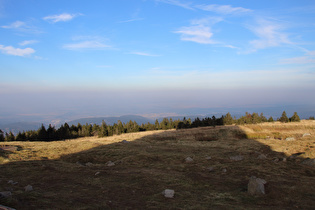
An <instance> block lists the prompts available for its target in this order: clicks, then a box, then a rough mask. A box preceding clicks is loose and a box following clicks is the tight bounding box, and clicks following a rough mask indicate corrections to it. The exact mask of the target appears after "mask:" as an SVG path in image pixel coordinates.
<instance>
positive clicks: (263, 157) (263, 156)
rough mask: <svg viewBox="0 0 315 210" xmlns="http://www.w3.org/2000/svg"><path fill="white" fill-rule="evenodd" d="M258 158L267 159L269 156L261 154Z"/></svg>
mask: <svg viewBox="0 0 315 210" xmlns="http://www.w3.org/2000/svg"><path fill="white" fill-rule="evenodd" d="M257 159H260V160H264V159H267V156H266V155H264V154H260V155H259V156H258V157H257Z"/></svg>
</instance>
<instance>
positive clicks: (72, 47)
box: [63, 40, 110, 50]
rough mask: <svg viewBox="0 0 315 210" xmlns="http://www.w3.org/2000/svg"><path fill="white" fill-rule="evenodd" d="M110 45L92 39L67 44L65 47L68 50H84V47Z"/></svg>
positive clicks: (92, 47) (105, 46)
mask: <svg viewBox="0 0 315 210" xmlns="http://www.w3.org/2000/svg"><path fill="white" fill-rule="evenodd" d="M109 47H110V46H109V45H106V44H104V43H101V42H99V41H95V40H90V41H81V42H77V43H72V44H65V45H63V48H65V49H67V50H82V49H104V48H109Z"/></svg>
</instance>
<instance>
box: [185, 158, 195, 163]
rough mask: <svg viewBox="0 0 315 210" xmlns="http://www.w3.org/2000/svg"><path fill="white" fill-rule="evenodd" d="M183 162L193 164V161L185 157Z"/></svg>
mask: <svg viewBox="0 0 315 210" xmlns="http://www.w3.org/2000/svg"><path fill="white" fill-rule="evenodd" d="M185 162H186V163H192V162H194V159H192V158H191V157H186V158H185Z"/></svg>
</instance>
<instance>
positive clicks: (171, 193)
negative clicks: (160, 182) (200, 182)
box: [162, 189, 175, 198]
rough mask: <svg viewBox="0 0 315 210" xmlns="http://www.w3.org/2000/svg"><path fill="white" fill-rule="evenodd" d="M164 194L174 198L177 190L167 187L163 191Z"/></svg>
mask: <svg viewBox="0 0 315 210" xmlns="http://www.w3.org/2000/svg"><path fill="white" fill-rule="evenodd" d="M162 195H164V197H165V198H174V195H175V191H174V190H171V189H166V190H164V191H163V192H162Z"/></svg>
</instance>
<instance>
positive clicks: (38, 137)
mask: <svg viewBox="0 0 315 210" xmlns="http://www.w3.org/2000/svg"><path fill="white" fill-rule="evenodd" d="M310 119H311V118H310ZM277 121H280V122H283V123H287V122H299V121H300V117H299V116H298V114H297V113H296V112H294V114H293V116H292V117H290V118H288V117H287V114H286V112H285V111H284V112H283V113H282V115H281V117H280V118H278V119H277ZM261 122H274V119H273V118H272V117H269V119H267V118H266V117H265V116H264V115H263V113H261V114H260V115H259V114H258V113H255V112H254V113H252V114H250V113H248V112H246V113H245V116H242V117H240V118H238V119H236V117H232V115H231V114H230V113H227V114H226V115H224V116H223V115H222V117H220V118H216V117H215V116H212V117H211V118H210V117H206V118H202V119H200V118H199V117H197V118H195V119H194V121H192V120H191V119H190V118H189V119H186V118H185V117H184V118H183V119H182V120H180V119H178V120H173V119H172V118H164V119H163V120H162V121H161V122H159V121H158V120H155V123H154V124H151V123H149V122H148V123H146V124H141V125H138V123H137V122H135V121H131V120H130V121H129V122H128V123H122V122H121V121H119V120H118V122H117V123H114V124H113V125H107V124H106V122H105V121H103V122H102V124H101V125H97V124H93V125H92V124H88V123H86V124H85V125H81V124H80V123H78V125H71V126H69V125H68V124H67V123H64V124H63V125H61V126H60V127H59V128H58V129H57V128H55V127H54V126H52V125H49V126H48V128H47V129H46V127H45V126H44V125H42V126H41V127H40V128H39V129H38V130H36V131H35V130H30V131H23V132H19V133H18V134H17V135H16V136H15V135H14V134H13V133H12V132H9V133H7V132H6V133H3V131H2V130H0V141H57V140H65V139H75V138H79V137H89V136H98V137H106V136H113V135H119V134H122V133H132V132H140V131H151V130H168V129H187V128H197V127H206V126H214V127H215V126H219V125H232V124H236V125H242V124H256V123H261Z"/></svg>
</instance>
